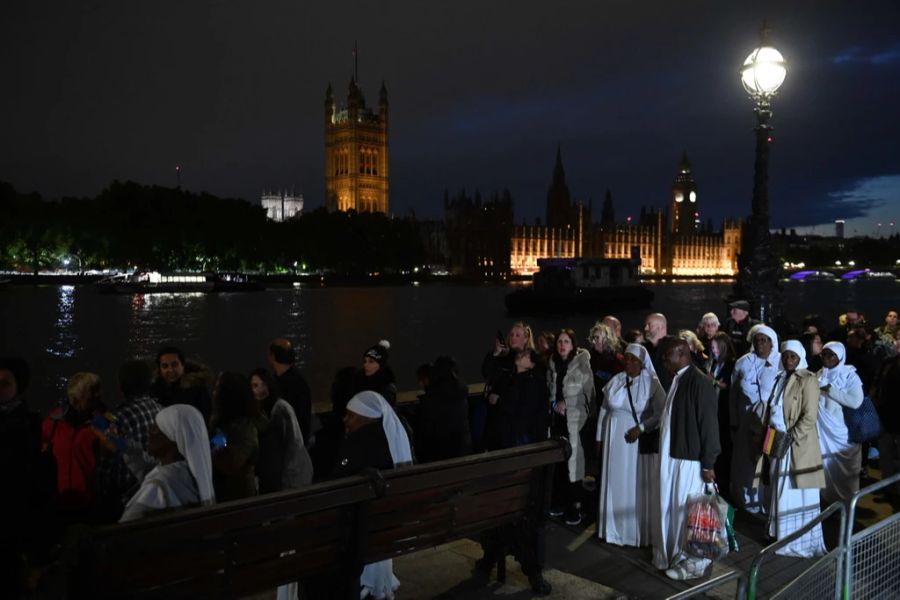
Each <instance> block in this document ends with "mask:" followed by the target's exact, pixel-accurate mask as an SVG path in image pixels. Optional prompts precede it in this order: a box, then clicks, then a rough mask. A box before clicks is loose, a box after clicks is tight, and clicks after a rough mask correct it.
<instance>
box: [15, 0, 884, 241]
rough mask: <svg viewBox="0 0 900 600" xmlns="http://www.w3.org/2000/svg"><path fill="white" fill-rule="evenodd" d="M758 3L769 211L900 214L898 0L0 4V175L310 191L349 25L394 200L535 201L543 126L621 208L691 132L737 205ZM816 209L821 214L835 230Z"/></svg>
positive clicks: (658, 181)
mask: <svg viewBox="0 0 900 600" xmlns="http://www.w3.org/2000/svg"><path fill="white" fill-rule="evenodd" d="M764 17H766V18H768V19H769V22H770V24H771V26H772V29H773V39H772V41H773V45H775V46H776V47H777V48H778V49H779V50H780V51H781V52H782V53H783V54H784V55H785V58H786V59H787V61H788V75H787V80H786V82H785V84H784V86H783V87H782V89H781V91H780V93H779V95H778V97H777V98H776V100H775V106H774V110H775V117H774V121H773V124H774V126H775V128H776V129H775V142H774V144H773V146H772V155H771V157H772V166H771V171H770V177H771V179H770V181H771V183H770V186H771V187H770V190H771V198H772V212H773V224H774V225H775V226H779V227H780V226H811V225H816V224H823V223H830V222H831V221H833V219H835V218H846V219H848V220H849V219H855V220H853V221H850V224H849V225H848V233H853V231H856V232H857V233H860V234H861V233H869V234H871V233H874V232H875V231H876V225H875V223H876V222H877V221H879V220H881V221H884V226H883V228H882V233H886V232H888V231H890V229H889V226H888V222H890V221H897V220H900V108H898V107H900V3H898V2H897V1H896V0H885V1H880V2H879V1H866V2H828V1H816V2H785V1H781V2H741V3H737V2H721V1H715V2H714V1H709V2H692V1H679V2H671V1H665V2H634V1H631V2H613V1H603V2H599V1H587V0H585V1H582V2H565V1H555V2H547V1H544V2H535V1H528V0H518V1H515V2H513V1H510V2H505V1H504V2H495V1H485V0H480V1H477V2H476V1H469V0H457V1H455V2H439V1H437V0H428V1H422V0H411V1H403V2H397V1H378V2H376V1H374V0H370V1H368V2H347V1H345V2H315V3H314V2H305V1H298V0H295V1H292V2H288V1H260V2H238V1H218V2H216V1H209V0H190V1H187V2H185V1H172V0H156V1H153V2H131V1H124V2H123V1H122V0H107V1H93V2H74V1H65V2H48V1H44V0H29V1H27V2H6V3H3V7H2V8H0V73H2V82H3V83H2V85H0V139H2V143H0V179H3V180H7V181H10V182H11V183H12V184H13V185H15V186H16V187H17V188H18V189H20V190H22V191H38V192H40V193H42V194H43V195H44V196H46V197H51V198H52V197H58V196H62V195H94V194H96V193H97V192H99V191H100V190H101V189H102V188H104V187H105V186H106V185H108V184H109V182H110V181H112V180H113V179H133V180H135V181H138V182H141V183H146V184H161V185H174V184H175V171H174V167H175V165H177V164H180V165H183V184H184V186H185V187H187V188H188V189H191V190H194V191H201V190H205V191H209V192H211V193H213V194H217V195H222V196H239V197H243V198H246V199H248V200H254V201H256V200H257V199H258V197H259V193H260V191H261V190H262V189H263V188H277V187H290V186H295V189H297V190H298V191H301V192H302V193H303V195H304V196H305V198H306V203H307V206H308V207H315V206H319V205H321V204H322V202H323V196H324V189H323V188H324V182H323V166H322V165H323V152H324V151H323V138H324V133H323V101H324V92H325V88H326V86H327V85H328V83H329V82H331V83H332V84H333V85H334V86H335V89H336V91H337V93H336V95H337V97H338V100H339V103H343V99H344V97H345V96H346V87H347V83H348V82H349V79H350V76H351V74H352V72H353V58H352V54H351V50H352V48H353V44H354V40H358V43H359V57H360V65H359V68H360V79H361V82H362V86H363V90H364V92H365V93H366V96H367V100H368V101H369V104H370V105H372V104H374V103H375V102H376V101H377V95H378V88H379V86H380V84H381V81H382V80H384V81H385V82H386V84H387V87H388V91H389V95H390V103H391V105H390V111H391V112H390V117H391V132H390V143H391V150H390V152H391V154H390V158H391V172H392V177H391V207H392V211H393V212H394V213H395V214H405V213H406V212H408V211H409V209H411V208H414V209H415V211H416V213H417V214H419V215H434V216H437V215H440V214H441V213H442V205H441V199H442V195H443V191H444V190H445V189H450V190H451V191H454V190H458V189H460V188H462V187H465V188H467V189H468V190H470V191H471V190H473V189H474V188H476V187H478V188H480V189H481V190H482V192H490V191H492V190H498V189H501V188H503V187H508V188H509V189H510V190H511V191H512V194H513V197H514V199H515V201H516V217H517V220H521V219H523V218H527V219H528V220H532V219H533V218H535V217H538V216H543V210H544V208H543V207H544V202H545V195H546V190H547V186H548V185H549V183H550V176H551V172H552V167H553V160H554V157H555V153H556V146H557V143H559V144H561V146H562V153H563V160H564V164H565V167H566V172H567V175H568V180H569V186H570V189H571V190H572V193H573V194H574V195H575V196H576V197H578V198H582V199H585V200H587V199H589V198H593V199H594V201H595V202H597V203H599V202H600V201H601V200H602V198H603V195H604V191H605V190H606V188H610V189H611V190H612V192H613V197H614V199H615V203H616V209H617V215H618V216H619V217H620V218H622V217H624V216H625V215H627V214H636V213H637V212H638V210H639V207H640V205H641V204H647V205H654V206H662V205H664V204H666V203H667V202H668V197H669V193H670V186H671V184H672V180H673V178H674V176H675V173H676V169H677V165H678V161H679V158H680V156H681V152H682V150H687V152H688V154H689V156H690V158H691V161H692V163H693V167H694V173H695V176H696V179H697V182H698V188H699V203H700V208H701V211H702V212H703V216H704V218H705V217H707V216H709V217H712V218H713V219H715V220H719V219H721V218H722V217H724V216H726V215H743V214H745V213H747V212H749V205H750V195H751V189H752V169H753V133H752V128H753V125H754V117H753V113H752V103H751V101H750V100H749V99H748V98H747V97H746V94H745V93H744V91H743V88H742V87H741V85H740V81H739V78H738V69H739V67H740V65H741V63H742V62H743V60H744V58H745V57H746V56H747V54H749V52H750V51H751V50H752V49H753V48H754V47H755V46H756V45H757V41H758V30H759V26H760V24H761V21H762V19H763V18H764ZM832 230H833V228H832V227H830V226H826V225H819V227H818V228H817V229H816V231H818V232H820V233H826V232H831V231H832Z"/></svg>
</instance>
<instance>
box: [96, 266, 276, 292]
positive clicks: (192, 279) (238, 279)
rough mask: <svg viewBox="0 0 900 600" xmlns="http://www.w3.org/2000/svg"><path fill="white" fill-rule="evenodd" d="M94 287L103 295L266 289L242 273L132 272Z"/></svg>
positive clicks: (108, 279) (116, 276)
mask: <svg viewBox="0 0 900 600" xmlns="http://www.w3.org/2000/svg"><path fill="white" fill-rule="evenodd" d="M94 285H95V286H96V287H97V290H99V291H100V292H101V293H104V294H185V293H200V294H214V293H218V292H258V291H262V290H264V289H266V288H265V286H264V285H263V284H262V283H261V282H260V281H258V280H256V279H254V278H252V277H251V276H249V275H246V274H244V273H159V272H157V271H135V272H134V273H124V274H121V275H115V276H113V277H107V278H105V279H101V280H100V281H98V282H97V283H95V284H94Z"/></svg>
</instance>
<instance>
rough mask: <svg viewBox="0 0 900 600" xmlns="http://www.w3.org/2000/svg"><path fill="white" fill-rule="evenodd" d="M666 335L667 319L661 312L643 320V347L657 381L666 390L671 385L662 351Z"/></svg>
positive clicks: (670, 376)
mask: <svg viewBox="0 0 900 600" xmlns="http://www.w3.org/2000/svg"><path fill="white" fill-rule="evenodd" d="M667 335H668V321H667V319H666V315H664V314H662V313H651V314H649V315H647V318H646V319H645V320H644V347H645V348H646V349H647V352H648V353H649V354H650V360H651V361H653V368H654V369H656V374H657V375H659V382H660V383H661V384H662V386H663V389H664V390H666V391H668V389H669V386H671V385H672V375H671V374H670V373H669V371H668V370H666V365H665V361H664V360H663V353H664V352H665V348H664V344H663V343H662V341H663V339H664V338H665V337H666V336H667Z"/></svg>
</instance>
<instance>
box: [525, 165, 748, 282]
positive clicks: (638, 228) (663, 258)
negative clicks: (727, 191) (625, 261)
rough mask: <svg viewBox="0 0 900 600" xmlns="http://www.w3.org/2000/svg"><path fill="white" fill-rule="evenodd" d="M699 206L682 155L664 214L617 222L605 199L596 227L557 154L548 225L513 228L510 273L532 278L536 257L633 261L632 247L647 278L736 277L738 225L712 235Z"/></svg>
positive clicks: (649, 213) (731, 221) (734, 222)
mask: <svg viewBox="0 0 900 600" xmlns="http://www.w3.org/2000/svg"><path fill="white" fill-rule="evenodd" d="M699 206H700V205H699V203H698V196H697V184H696V182H695V181H694V177H693V173H692V170H691V164H690V161H689V160H688V158H687V154H685V155H683V156H682V159H681V162H680V164H679V168H678V173H677V174H676V176H675V181H674V183H673V185H672V196H671V202H670V206H669V210H668V211H665V212H664V211H661V210H652V209H651V210H649V211H647V210H642V214H641V218H640V219H639V220H638V221H636V222H634V223H633V222H632V221H631V219H630V218H629V219H628V220H626V222H625V223H616V222H615V220H614V218H613V216H612V215H613V209H612V200H611V198H610V196H609V195H607V198H606V203H605V204H604V209H603V213H604V215H603V219H602V220H601V222H600V223H599V224H598V223H594V222H593V207H592V206H591V204H590V203H588V205H587V206H585V205H584V203H583V202H576V201H572V199H571V197H570V194H569V189H568V186H567V185H566V182H565V170H564V168H563V166H562V157H561V153H560V152H559V150H557V154H556V165H555V166H554V169H553V178H552V183H551V185H550V189H549V191H548V193H547V224H546V225H526V224H521V225H514V226H513V233H512V239H511V243H510V260H509V264H510V269H511V272H512V273H513V274H515V275H530V274H533V273H534V272H535V271H537V270H538V264H537V261H538V259H539V258H579V257H598V258H631V248H632V247H634V246H636V247H638V248H640V253H641V271H642V272H643V273H646V274H656V275H681V276H712V275H727V276H733V275H735V274H736V273H737V271H738V265H737V257H738V253H739V252H740V247H741V222H740V221H738V220H735V219H726V220H725V221H724V223H723V225H722V229H721V230H720V231H718V232H714V231H711V230H710V229H709V228H704V227H703V226H702V222H701V219H700V214H701V213H700V208H699ZM667 214H668V215H669V217H670V218H669V217H667V216H666V215H667Z"/></svg>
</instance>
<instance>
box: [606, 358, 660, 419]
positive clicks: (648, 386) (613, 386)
mask: <svg viewBox="0 0 900 600" xmlns="http://www.w3.org/2000/svg"><path fill="white" fill-rule="evenodd" d="M625 354H631V355H632V356H634V357H635V358H636V359H638V360H639V361H641V363H642V364H643V368H642V369H641V372H640V373H638V376H637V377H635V378H634V379H631V378H630V377H629V376H628V374H627V373H625V372H624V371H622V372H621V373H616V375H615V376H614V377H613V378H612V379H610V380H609V382H608V383H607V384H606V386H605V387H604V388H603V393H604V394H605V396H606V398H608V399H610V404H611V405H617V404H621V405H622V406H624V407H627V406H629V404H628V400H627V397H628V396H627V394H628V390H627V389H625V386H626V384H627V383H628V380H629V379H631V397H632V399H633V400H634V403H635V406H636V407H643V406H645V403H646V401H648V400H649V398H650V396H652V395H653V380H654V379H656V378H657V377H656V369H654V368H653V362H652V361H651V360H650V353H649V352H647V349H646V348H644V347H643V346H641V345H640V344H628V347H627V348H625ZM620 393H621V394H624V396H622V397H621V398H614V397H615V396H616V395H617V394H620Z"/></svg>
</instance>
